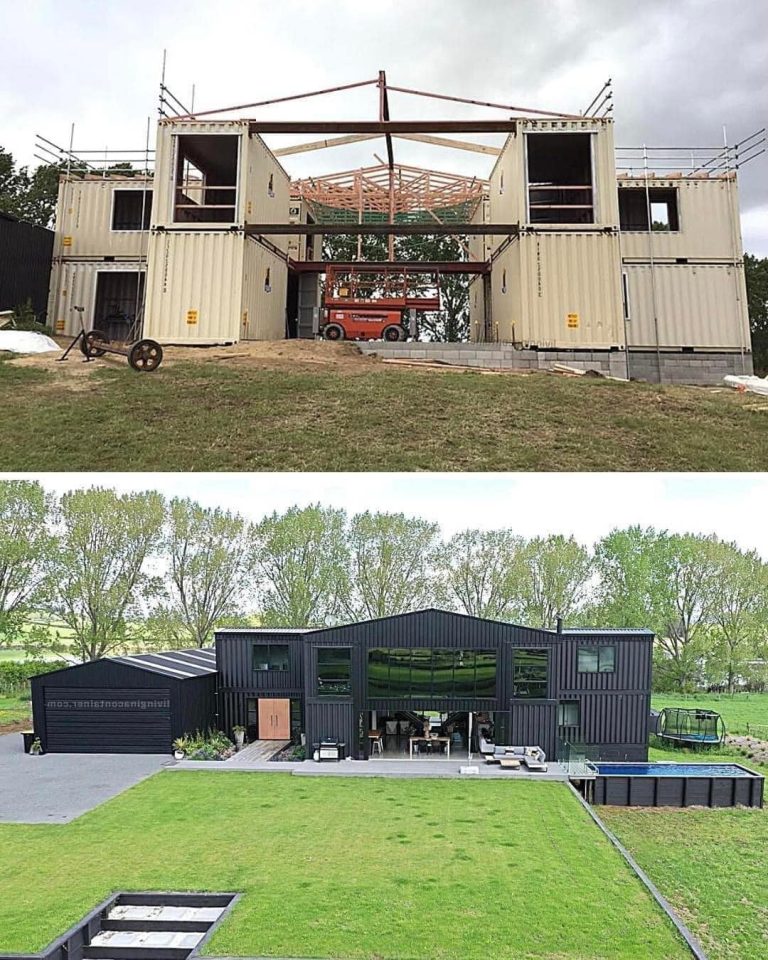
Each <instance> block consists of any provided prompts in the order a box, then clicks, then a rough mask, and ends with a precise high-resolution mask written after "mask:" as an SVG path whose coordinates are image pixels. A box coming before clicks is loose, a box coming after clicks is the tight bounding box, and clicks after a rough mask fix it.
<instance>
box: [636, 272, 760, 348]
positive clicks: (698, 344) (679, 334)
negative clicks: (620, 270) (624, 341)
mask: <svg viewBox="0 0 768 960" xmlns="http://www.w3.org/2000/svg"><path fill="white" fill-rule="evenodd" d="M624 274H625V277H626V281H625V282H626V289H627V297H628V309H629V316H630V320H629V323H628V324H627V330H628V341H629V345H630V346H631V347H636V348H651V349H655V348H656V347H657V346H658V347H661V348H664V349H676V350H680V349H694V350H696V349H698V350H726V351H739V352H741V351H745V352H747V353H748V352H750V349H751V348H750V342H751V341H750V333H749V315H748V311H747V299H746V297H747V294H746V285H745V279H744V269H743V267H741V266H733V265H731V264H677V263H674V264H669V263H661V264H658V263H657V264H655V265H654V266H653V268H652V267H651V266H650V265H649V264H636V263H626V264H625V265H624ZM654 298H655V306H656V309H655V311H654ZM654 315H655V316H656V317H657V318H658V343H657V324H656V323H655V322H654Z"/></svg>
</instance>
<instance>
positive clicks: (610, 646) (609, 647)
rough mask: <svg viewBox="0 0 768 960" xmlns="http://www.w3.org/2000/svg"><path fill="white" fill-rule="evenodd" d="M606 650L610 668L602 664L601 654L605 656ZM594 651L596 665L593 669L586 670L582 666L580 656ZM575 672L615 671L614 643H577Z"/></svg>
mask: <svg viewBox="0 0 768 960" xmlns="http://www.w3.org/2000/svg"><path fill="white" fill-rule="evenodd" d="M608 651H610V655H611V666H610V668H607V667H603V666H602V663H601V662H602V660H603V656H604V655H605V656H607V653H608ZM586 653H594V654H595V656H596V663H597V665H596V667H595V669H594V670H588V669H585V668H584V667H582V664H581V658H582V654H586ZM576 672H577V673H592V674H594V673H616V644H615V643H598V644H579V647H578V651H577V653H576Z"/></svg>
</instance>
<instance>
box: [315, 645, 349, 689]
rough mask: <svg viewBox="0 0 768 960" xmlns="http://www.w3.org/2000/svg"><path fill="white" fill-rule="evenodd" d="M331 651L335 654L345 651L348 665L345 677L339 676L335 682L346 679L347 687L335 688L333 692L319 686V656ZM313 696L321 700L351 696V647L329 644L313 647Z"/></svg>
mask: <svg viewBox="0 0 768 960" xmlns="http://www.w3.org/2000/svg"><path fill="white" fill-rule="evenodd" d="M329 651H332V652H333V653H335V654H337V655H338V653H339V652H341V651H343V652H345V653H346V655H347V656H346V663H347V664H348V666H349V675H348V676H347V677H339V678H338V679H337V680H336V682H338V681H339V680H346V681H347V687H348V689H347V690H346V691H340V690H336V691H334V692H333V693H325V692H323V690H322V687H321V678H320V656H321V654H322V653H327V652H329ZM315 696H316V697H319V698H320V699H323V700H329V699H332V698H334V697H345V698H346V697H351V696H352V647H348V646H335V645H333V644H329V645H328V646H321V647H315Z"/></svg>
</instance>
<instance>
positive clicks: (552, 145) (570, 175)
mask: <svg viewBox="0 0 768 960" xmlns="http://www.w3.org/2000/svg"><path fill="white" fill-rule="evenodd" d="M527 141H528V209H529V219H530V222H531V223H594V221H595V210H594V184H593V182H592V135H591V134H589V133H529V134H528V137H527Z"/></svg>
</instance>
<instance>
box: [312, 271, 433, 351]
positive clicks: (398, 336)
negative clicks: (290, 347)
mask: <svg viewBox="0 0 768 960" xmlns="http://www.w3.org/2000/svg"><path fill="white" fill-rule="evenodd" d="M440 303H441V301H440V273H439V271H435V272H434V273H428V274H425V273H424V272H422V271H420V272H419V273H418V274H411V273H409V271H408V267H407V265H405V264H403V265H396V266H391V265H389V264H388V265H386V266H377V265H376V264H375V263H361V264H360V265H359V266H348V265H346V264H345V265H344V266H337V265H333V264H328V268H327V270H326V274H325V293H324V296H323V314H322V316H323V322H322V325H321V333H322V335H323V337H324V338H325V339H326V340H387V341H389V342H391V343H392V342H395V341H397V340H404V339H405V338H406V337H407V336H408V333H409V330H408V326H407V319H408V317H409V315H410V311H412V310H413V311H416V310H420V311H430V312H431V311H435V310H439V309H440ZM411 333H412V334H413V335H415V330H411Z"/></svg>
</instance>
